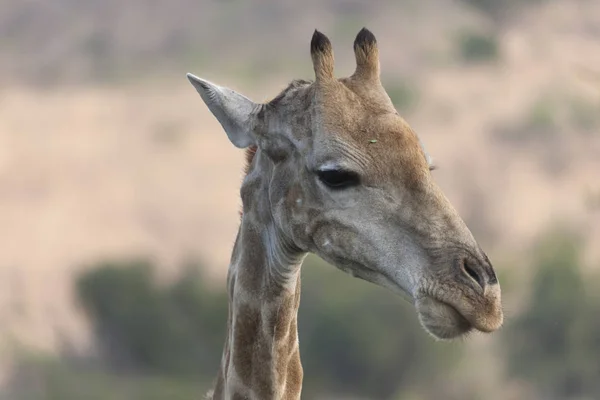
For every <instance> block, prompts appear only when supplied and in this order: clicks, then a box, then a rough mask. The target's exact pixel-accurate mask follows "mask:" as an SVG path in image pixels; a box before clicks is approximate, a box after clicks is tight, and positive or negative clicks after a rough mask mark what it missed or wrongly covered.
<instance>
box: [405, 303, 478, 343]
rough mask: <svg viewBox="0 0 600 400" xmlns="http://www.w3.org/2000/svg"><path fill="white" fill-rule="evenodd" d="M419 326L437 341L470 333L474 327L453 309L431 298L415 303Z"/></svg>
mask: <svg viewBox="0 0 600 400" xmlns="http://www.w3.org/2000/svg"><path fill="white" fill-rule="evenodd" d="M415 307H416V309H417V313H418V315H419V321H420V322H421V326H423V328H424V329H425V330H426V331H427V332H428V333H429V334H431V335H432V336H433V337H434V338H435V339H438V340H450V339H455V338H458V337H460V336H463V335H466V334H467V333H469V332H471V331H472V330H473V329H475V327H474V326H473V324H471V323H470V322H469V321H468V320H467V319H466V318H465V317H464V316H463V315H462V314H461V313H460V312H459V311H458V310H457V309H456V308H455V307H453V306H451V305H450V304H448V303H446V302H443V301H440V300H437V299H434V298H432V297H428V296H427V297H421V298H419V299H417V301H416V302H415Z"/></svg>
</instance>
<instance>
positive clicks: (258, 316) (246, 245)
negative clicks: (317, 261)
mask: <svg viewBox="0 0 600 400" xmlns="http://www.w3.org/2000/svg"><path fill="white" fill-rule="evenodd" d="M274 226H275V225H274V224H273V223H272V222H269V224H267V226H266V227H265V226H264V223H261V224H258V223H256V222H255V218H253V217H252V216H251V215H248V214H247V213H244V215H243V217H242V223H241V225H240V231H239V232H238V237H237V239H236V243H235V247H234V252H233V256H232V261H231V264H230V267H229V273H228V278H227V281H228V282H227V286H228V294H229V317H228V322H227V336H226V341H225V347H224V350H223V358H222V362H221V368H220V371H219V374H218V376H217V381H216V385H215V389H214V393H213V399H214V400H217V399H218V400H220V399H261V400H269V399H282V400H283V399H286V400H287V399H299V398H300V392H301V387H302V365H301V363H300V351H299V347H298V331H297V326H298V325H297V315H298V307H299V305H300V265H301V263H302V259H303V254H301V253H299V252H297V251H294V250H292V247H291V246H287V245H285V244H284V243H282V240H281V238H280V237H279V236H278V235H277V230H276V228H275V227H274Z"/></svg>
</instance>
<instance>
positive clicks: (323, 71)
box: [310, 29, 334, 81]
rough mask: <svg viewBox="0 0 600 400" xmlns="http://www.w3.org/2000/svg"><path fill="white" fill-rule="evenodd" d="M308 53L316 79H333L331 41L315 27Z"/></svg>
mask: <svg viewBox="0 0 600 400" xmlns="http://www.w3.org/2000/svg"><path fill="white" fill-rule="evenodd" d="M310 55H311V58H312V62H313V68H314V70H315V77H316V79H317V81H325V80H328V79H333V77H334V73H333V67H334V61H333V47H332V46H331V41H330V40H329V39H328V38H327V36H325V35H324V34H322V33H321V32H319V31H318V30H316V29H315V33H314V34H313V36H312V40H311V41H310Z"/></svg>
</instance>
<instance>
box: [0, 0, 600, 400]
mask: <svg viewBox="0 0 600 400" xmlns="http://www.w3.org/2000/svg"><path fill="white" fill-rule="evenodd" d="M363 26H367V27H368V28H369V29H370V30H372V31H373V32H374V33H375V35H376V36H377V38H378V41H379V46H380V54H381V67H382V80H383V81H384V84H385V86H386V88H387V89H388V91H389V94H390V96H391V98H392V99H393V101H394V103H395V104H396V106H397V108H398V110H399V112H400V113H401V114H402V115H403V116H404V117H405V118H406V119H407V120H408V122H409V123H410V124H411V125H412V127H413V128H414V129H415V130H416V131H417V132H418V133H419V135H420V137H421V139H422V140H423V142H424V143H425V145H426V147H427V149H428V151H429V152H430V153H431V155H432V156H433V157H434V159H435V161H436V164H437V165H438V166H439V169H438V170H437V171H435V172H434V176H435V178H436V180H437V181H438V182H439V184H440V185H441V187H442V188H443V189H444V191H445V192H446V194H447V196H448V197H449V198H450V200H451V201H452V202H453V204H454V205H455V206H456V208H457V209H458V211H459V212H460V214H461V215H462V216H463V217H464V219H465V220H466V221H467V224H468V225H469V227H470V228H471V230H472V231H473V233H474V235H475V236H476V237H477V238H478V240H479V241H480V243H481V244H482V247H483V248H484V249H485V250H486V251H487V252H488V254H489V256H490V258H491V259H492V261H493V263H494V265H495V267H496V270H497V271H499V274H500V281H501V284H502V289H503V299H504V302H505V307H506V323H505V327H504V328H503V329H502V330H501V331H499V332H497V333H495V334H493V335H489V336H484V335H478V334H474V335H472V336H471V337H470V338H469V339H468V340H464V341H458V342H452V343H438V342H435V341H434V340H433V339H431V338H430V337H429V336H428V335H427V334H426V333H425V332H424V331H423V330H422V329H421V328H420V327H419V326H418V322H417V319H416V316H415V313H414V311H413V309H412V308H411V307H410V306H409V305H408V304H405V303H404V302H403V301H402V300H401V299H399V298H397V297H395V296H394V295H392V294H389V293H387V292H385V291H383V290H380V289H377V288H376V287H374V286H373V285H371V284H368V283H365V282H362V281H358V280H355V279H352V278H350V277H347V276H345V275H343V274H342V273H341V272H338V271H337V270H335V269H334V268H333V267H331V266H329V265H326V264H325V263H324V262H322V261H320V260H319V259H317V258H315V257H312V258H311V257H309V258H308V259H307V261H306V264H305V267H304V268H303V272H302V273H303V279H304V280H303V291H304V293H303V301H302V304H301V308H300V317H299V318H300V328H299V329H300V340H301V342H302V348H301V352H302V357H303V363H304V370H305V381H304V393H303V398H306V399H406V400H420V399H457V400H458V399H461V400H465V399H467V400H468V399H473V400H476V399H490V400H495V399H498V400H500V399H502V400H504V399H533V400H537V399H540V400H541V399H544V400H546V399H550V400H553V399H557V400H558V399H560V400H562V399H578V400H584V399H599V398H600V295H599V293H600V179H599V175H600V2H598V1H595V0H505V1H498V0H454V1H450V0H430V1H426V2H425V1H418V0H401V1H392V0H377V1H370V2H366V1H362V2H361V1H350V0H348V1H342V0H329V1H317V0H305V1H304V2H293V1H291V0H287V1H274V0H270V1H258V0H255V1H242V0H227V1H225V0H221V1H208V0H204V1H198V0H196V1H192V0H171V1H157V0H145V1H142V0H129V1H127V2H123V1H117V0H103V1H100V0H54V1H41V0H1V1H0V54H1V57H0V393H1V394H0V398H1V399H9V400H21V399H27V400H37V399H60V400H72V399H73V400H74V399H91V400H96V399H97V400H104V399H111V400H112V399H115V400H121V399H134V400H135V399H145V400H146V399H150V400H153V399H166V398H168V399H173V400H180V399H198V398H201V396H202V395H203V393H204V392H205V391H206V390H207V389H208V388H209V387H210V384H211V381H212V379H213V378H214V377H215V373H216V370H217V368H218V364H219V359H220V356H221V351H222V345H223V340H224V330H225V320H226V309H227V303H226V297H225V294H224V288H225V284H224V283H225V274H226V271H227V266H228V259H229V254H230V251H231V248H232V245H233V242H234V239H235V234H236V230H237V225H238V222H239V216H238V211H239V209H240V200H239V193H238V190H239V184H240V182H241V178H242V166H243V153H242V152H241V151H240V150H237V149H235V148H234V147H233V146H232V145H230V143H229V141H228V140H227V138H226V136H225V134H224V132H223V131H222V129H221V127H220V126H219V124H218V123H217V122H216V120H215V119H214V117H213V116H212V115H211V114H209V112H208V110H207V108H206V107H205V105H204V104H203V103H202V101H201V99H200V98H199V96H198V95H197V93H196V92H195V91H194V89H193V88H192V87H191V85H190V84H189V83H188V82H187V80H186V78H185V73H186V72H193V73H195V74H197V75H199V76H201V77H204V78H207V79H210V80H212V81H214V82H217V83H220V84H223V85H227V86H230V87H232V88H234V89H236V90H239V91H241V92H243V93H245V94H246V95H248V96H249V97H250V98H252V99H253V100H256V101H265V100H268V99H270V98H272V97H274V96H275V95H276V94H277V93H278V91H279V90H281V89H283V88H284V87H285V86H286V84H287V83H288V82H289V81H290V80H291V79H293V78H308V79H311V78H312V77H313V75H312V66H311V62H310V56H309V42H310V38H311V35H312V33H313V30H314V29H315V28H318V29H319V30H321V31H322V32H324V33H325V34H326V35H328V36H329V37H330V38H331V39H332V41H333V45H334V50H335V54H336V68H337V74H338V76H345V75H349V74H351V73H352V71H353V70H354V60H353V53H352V42H353V40H354V37H355V35H356V33H357V32H358V31H359V30H360V28H362V27H363Z"/></svg>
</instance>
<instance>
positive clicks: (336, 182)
mask: <svg viewBox="0 0 600 400" xmlns="http://www.w3.org/2000/svg"><path fill="white" fill-rule="evenodd" d="M317 176H318V177H319V179H320V180H321V182H323V183H324V184H325V185H327V186H328V187H330V188H332V189H346V188H348V187H351V186H356V185H358V184H359V181H360V180H359V178H358V174H357V173H356V172H352V171H344V170H337V169H331V170H322V171H317Z"/></svg>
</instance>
